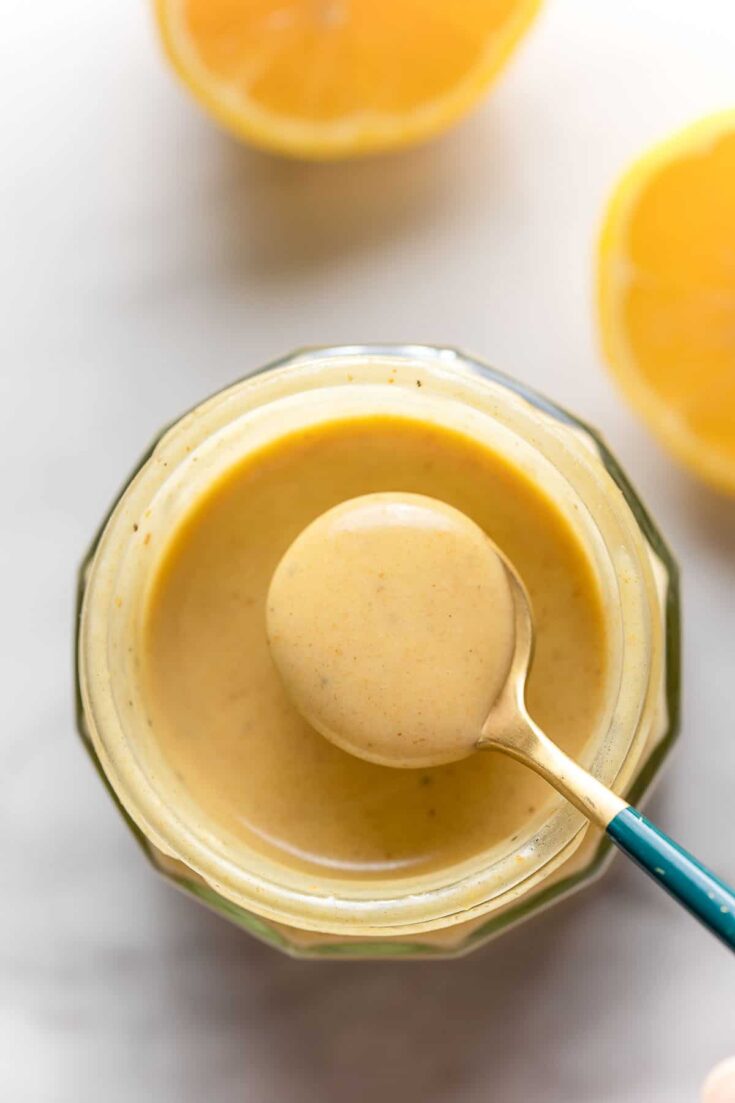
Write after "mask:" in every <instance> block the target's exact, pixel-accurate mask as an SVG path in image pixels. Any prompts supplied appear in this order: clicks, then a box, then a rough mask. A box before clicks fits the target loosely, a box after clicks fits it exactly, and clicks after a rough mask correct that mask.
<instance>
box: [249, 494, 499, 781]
mask: <svg viewBox="0 0 735 1103" xmlns="http://www.w3.org/2000/svg"><path fill="white" fill-rule="evenodd" d="M267 625H268V638H269V641H270V645H271V653H272V655H273V658H274V659H275V661H276V665H277V667H278V669H279V671H280V673H281V677H282V678H283V681H284V685H285V687H286V689H287V691H288V694H289V696H290V697H291V699H292V700H293V702H294V703H295V704H296V706H297V707H298V709H299V711H300V712H301V713H302V715H303V716H305V717H306V718H307V719H308V720H309V721H310V723H312V724H313V725H314V726H315V727H316V728H317V729H318V730H319V731H320V732H321V733H322V734H323V735H325V736H326V737H327V738H328V739H331V740H332V742H334V743H336V744H337V745H338V746H340V747H343V748H344V749H345V750H346V751H350V752H351V753H352V754H356V755H359V756H360V757H361V758H366V759H368V760H369V761H372V762H379V763H382V764H384V765H386V766H393V767H398V768H404V769H405V768H415V767H418V766H437V765H441V764H443V763H446V762H454V761H457V760H458V759H461V758H465V757H466V756H467V755H468V754H472V752H473V751H474V750H475V749H476V743H477V740H478V738H479V736H480V730H481V728H482V725H483V723H484V721H485V720H486V718H487V716H488V713H489V711H490V709H491V707H492V705H493V704H494V702H495V701H496V699H497V697H498V694H499V693H500V691H501V689H502V688H503V686H504V684H505V681H506V675H507V673H508V670H509V668H510V664H511V661H512V658H513V650H514V642H515V633H514V616H513V599H512V596H511V591H510V587H509V584H508V578H507V573H506V570H505V567H504V566H503V563H502V560H501V559H500V557H499V555H498V553H497V550H496V548H495V546H494V545H493V544H492V542H491V541H490V540H489V538H488V536H487V535H486V533H484V532H483V530H482V529H481V528H480V527H479V526H478V525H476V524H475V523H474V521H471V520H470V519H469V517H467V516H465V514H463V513H460V512H459V510H457V509H454V507H453V506H449V505H447V504H446V502H440V501H438V500H437V499H435V498H428V497H426V496H425V495H419V494H399V493H392V494H386V493H384V494H367V495H363V496H361V497H359V498H351V499H349V500H348V501H347V502H343V503H341V504H340V505H338V506H335V507H334V508H333V509H331V510H328V511H327V512H326V513H323V514H322V515H321V516H320V517H318V518H317V519H316V520H315V521H313V522H312V523H311V524H310V525H308V526H307V528H306V529H305V530H304V531H303V532H302V533H300V534H299V536H297V538H296V540H295V541H294V542H293V544H292V545H291V546H290V547H289V549H288V551H287V552H286V554H285V555H284V557H283V559H282V560H281V562H280V563H279V564H278V567H277V568H276V570H275V573H274V575H273V579H272V581H271V586H270V590H269V594H268V610H267Z"/></svg>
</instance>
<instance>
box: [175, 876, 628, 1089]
mask: <svg viewBox="0 0 735 1103" xmlns="http://www.w3.org/2000/svg"><path fill="white" fill-rule="evenodd" d="M605 906H606V905H605V901H604V899H603V897H602V895H601V887H600V886H595V887H593V888H592V889H591V890H588V892H587V893H585V894H584V897H578V898H577V899H576V900H575V901H568V902H564V903H562V904H560V905H559V906H557V907H556V908H555V909H553V910H552V911H551V912H549V913H547V915H546V916H545V917H544V918H543V919H541V921H539V920H538V919H535V920H532V921H530V922H529V923H527V924H525V925H524V926H522V927H521V928H518V929H517V930H515V931H512V932H509V933H508V934H506V935H505V936H504V937H503V938H502V939H501V940H500V941H497V942H495V943H493V944H491V945H489V946H487V947H486V948H484V949H482V950H479V951H477V952H476V953H475V954H474V955H470V956H469V957H466V958H463V959H459V960H455V961H445V962H428V961H427V962H413V963H411V962H375V963H364V962H363V963H350V962H321V961H320V962H309V961H306V962H302V961H294V960H291V959H289V958H286V957H284V956H282V955H280V954H279V953H277V952H276V951H274V950H272V949H270V948H269V947H266V946H263V945H261V944H259V943H258V942H255V941H254V940H252V939H251V938H249V937H248V936H246V935H245V934H244V933H242V932H240V931H238V930H237V929H235V928H233V927H230V926H228V925H227V924H225V923H224V922H223V921H222V920H221V919H219V918H218V917H217V916H214V915H212V914H210V913H208V912H206V911H205V910H203V909H202V908H200V907H197V906H196V905H195V904H193V903H192V902H190V901H188V900H186V899H184V898H181V897H178V896H176V895H174V894H170V895H169V898H168V902H167V905H166V907H165V912H164V918H165V920H166V922H167V924H170V928H169V931H170V933H171V934H172V935H173V936H174V937H175V938H176V941H177V942H178V943H180V942H181V941H182V939H183V941H184V942H185V943H186V946H187V954H186V960H187V961H188V964H187V965H186V967H185V968H182V967H180V966H179V965H177V966H176V967H175V968H172V969H171V971H170V975H169V976H168V981H169V984H170V991H169V992H168V997H167V998H168V1003H169V1013H170V1014H171V1016H173V1017H174V1018H175V1020H176V1021H177V1026H178V1027H179V1028H180V1029H177V1031H176V1034H177V1035H178V1036H180V1037H182V1038H186V1039H189V1041H187V1042H186V1043H184V1042H183V1041H182V1045H181V1051H180V1053H178V1054H177V1055H176V1065H177V1067H178V1068H179V1069H180V1072H181V1091H182V1092H183V1094H179V1095H178V1096H177V1098H179V1099H180V1100H181V1103H194V1101H196V1103H201V1100H204V1099H206V1089H207V1085H208V1084H209V1083H210V1082H211V1083H213V1084H216V1085H217V1099H218V1103H241V1101H242V1103H376V1101H380V1103H393V1101H394V1100H395V1101H396V1103H398V1101H399V1100H400V1103H426V1101H432V1100H450V1099H452V1100H454V1099H461V1100H462V1101H463V1103H470V1101H474V1100H477V1101H480V1100H483V1101H485V1103H487V1101H488V1100H497V1101H499V1103H511V1101H512V1103H515V1101H519V1100H521V1099H526V1098H528V1097H527V1096H526V1095H524V1094H523V1091H524V1087H523V1085H524V1084H526V1085H528V1084H529V1083H536V1084H537V1083H538V1082H539V1080H541V1081H544V1080H545V1078H546V1077H548V1081H549V1085H552V1084H553V1083H554V1082H555V1081H556V1082H557V1083H559V1084H560V1083H562V1082H564V1083H566V1081H567V1076H566V1073H564V1070H558V1071H559V1076H557V1071H556V1070H555V1069H554V1068H548V1069H544V1070H543V1072H540V1070H539V1068H538V1067H536V1068H535V1069H534V1070H533V1073H532V1075H531V1073H530V1072H529V1068H528V1066H529V1064H530V1065H533V1063H534V1061H536V1065H537V1066H538V1058H537V1057H536V1056H535V1053H534V1050H535V1048H536V1047H538V1052H540V1053H543V1054H544V1060H546V1061H548V1055H549V1053H552V1052H556V1050H557V1049H558V1050H559V1053H560V1060H562V1061H564V1062H566V1061H568V1060H570V1059H571V1054H572V1053H573V1052H574V1051H576V1052H578V1051H579V1047H583V1046H584V1041H585V1030H586V1029H587V1028H589V1029H592V1030H593V1031H594V1032H595V1034H596V1035H597V1036H598V1037H599V1035H600V1033H601V1032H603V1033H604V1031H605V1015H606V1009H605V1007H604V1006H598V1004H599V1002H600V1001H599V997H598V996H597V994H596V986H595V978H594V977H592V976H589V975H588V976H586V977H581V978H580V983H579V985H575V986H574V987H573V989H572V991H573V998H572V999H571V1000H570V999H569V992H570V986H569V984H568V983H565V984H564V991H565V999H564V1000H562V1001H561V1002H559V1003H557V1002H555V996H554V988H555V986H556V987H557V988H558V987H559V985H560V984H563V978H567V980H568V975H569V973H568V971H569V970H570V969H573V968H574V963H575V956H576V954H577V951H578V947H577V946H576V945H575V943H576V937H577V933H578V931H579V928H580V924H585V925H586V927H587V931H588V932H589V929H590V926H591V923H593V922H594V920H593V917H592V916H591V915H590V914H589V912H590V911H595V910H597V911H598V912H600V914H602V913H604V910H605ZM588 941H589V935H588ZM183 956H184V955H183V954H182V952H181V946H180V945H179V947H178V954H177V957H176V961H177V962H181V961H182V958H183ZM588 956H589V951H588ZM600 968H601V970H602V971H603V972H602V975H603V976H604V969H605V968H606V966H605V965H604V963H601V966H600ZM571 1038H573V1039H574V1043H573V1047H572V1050H570V1049H569V1047H568V1046H567V1045H566V1044H565V1042H566V1041H567V1040H568V1039H571ZM213 1039H214V1041H213ZM562 1054H567V1056H561V1055H562ZM215 1064H216V1068H215V1067H214V1066H215ZM214 1072H216V1074H217V1076H216V1079H212V1077H213V1073H214ZM562 1073H564V1074H563V1075H562ZM529 1075H531V1079H530V1080H529V1079H527V1077H528V1076H529ZM225 1085H226V1087H225ZM223 1092H224V1094H222V1093H223ZM534 1098H535V1096H534ZM549 1098H560V1097H559V1096H557V1095H554V1094H553V1091H552V1092H551V1094H550V1095H549Z"/></svg>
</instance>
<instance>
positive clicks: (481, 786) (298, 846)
mask: <svg viewBox="0 0 735 1103" xmlns="http://www.w3.org/2000/svg"><path fill="white" fill-rule="evenodd" d="M394 491H399V492H408V493H413V494H423V495H428V496H430V497H433V498H437V499H440V500H442V501H445V502H447V503H448V504H450V505H452V506H454V507H456V508H457V509H459V510H461V511H462V512H463V513H465V514H466V515H467V516H468V517H470V518H471V519H472V520H473V521H475V522H476V523H477V524H478V525H479V526H480V527H481V528H482V529H483V530H484V531H485V532H487V533H488V535H489V536H490V537H491V538H492V540H493V541H495V543H497V544H498V546H499V547H500V549H501V550H502V551H503V552H504V553H505V554H506V555H507V557H508V558H509V559H510V560H511V561H512V562H513V563H514V565H515V566H516V568H517V569H518V571H519V572H520V574H521V575H522V577H523V579H524V581H525V583H526V586H527V588H528V591H529V593H530V597H531V601H532V604H533V612H534V620H535V625H536V633H537V646H536V656H535V661H534V666H533V669H532V671H531V675H530V678H529V683H528V693H527V699H528V704H529V709H530V712H531V714H532V715H533V716H534V718H535V719H536V720H537V721H538V723H539V724H540V725H541V726H542V727H543V728H544V729H545V730H546V731H547V732H548V734H549V735H550V737H551V738H552V739H554V740H555V741H556V742H557V743H559V745H560V746H562V747H563V748H564V749H565V750H567V751H568V752H569V753H571V754H573V755H574V754H578V753H579V751H580V750H581V748H582V747H583V746H584V744H585V742H586V741H587V739H588V738H589V737H590V735H591V733H592V731H593V730H594V727H595V724H596V723H597V721H598V719H599V717H600V714H601V710H602V704H603V701H602V698H603V684H604V655H605V638H604V620H603V615H602V609H601V601H600V596H599V592H598V588H597V584H596V582H595V579H594V576H593V573H592V571H591V569H590V565H589V563H588V561H587V559H586V556H585V553H584V551H583V549H582V547H581V545H580V544H579V542H578V541H577V538H576V536H575V534H574V532H573V531H572V529H571V528H570V526H569V524H568V523H567V521H566V520H565V519H564V518H563V517H562V516H561V514H560V513H559V511H558V510H557V508H556V507H555V505H554V504H553V503H552V502H551V501H550V500H548V499H547V498H546V497H545V496H544V495H543V494H542V493H541V492H540V491H539V490H538V489H537V488H536V487H535V486H534V485H533V484H532V483H531V482H530V481H529V480H528V479H527V478H526V476H525V475H523V474H522V473H520V472H519V471H517V470H516V469H515V468H513V467H512V466H511V465H510V464H509V463H508V461H506V460H505V459H504V458H502V457H500V456H498V455H496V454H494V453H493V452H491V451H490V450H489V449H487V448H486V447H485V446H483V445H482V444H480V443H479V442H477V441H475V440H473V439H470V438H469V437H465V436H462V435H460V434H458V433H456V432H454V431H450V430H447V429H442V428H439V427H437V426H433V425H428V424H424V423H422V422H420V421H417V420H413V419H409V418H400V417H393V416H372V417H365V418H361V419H355V418H353V419H349V420H342V421H334V422H330V423H328V424H326V425H323V426H319V427H315V428H310V429H305V430H303V431H299V432H295V433H293V434H291V435H289V436H285V437H283V438H280V439H278V440H275V441H273V442H272V443H270V444H269V445H268V446H266V447H264V448H263V449H262V450H260V451H259V452H256V453H254V454H251V455H249V456H248V457H247V458H245V459H244V460H243V461H242V462H241V463H240V464H239V465H237V466H236V467H234V468H233V469H231V470H230V471H229V472H228V473H227V474H226V475H225V476H224V477H222V478H221V479H220V480H219V481H217V482H216V483H215V484H214V485H213V486H212V487H211V488H210V489H209V490H208V492H207V493H206V494H205V495H204V496H203V498H201V499H200V500H199V501H198V502H197V503H196V504H195V505H194V506H193V507H192V510H191V512H190V514H189V515H188V516H187V518H186V519H185V521H184V522H183V523H182V524H181V525H180V526H179V527H178V529H177V530H176V531H175V532H174V533H173V534H172V537H171V539H170V542H169V544H168V546H167V549H166V551H165V553H164V555H163V556H162V559H161V562H160V564H159V568H158V571H157V575H156V577H155V579H154V583H153V585H152V587H151V591H150V594H149V598H148V605H147V612H146V621H145V628H144V642H143V650H142V667H143V675H144V682H145V689H146V696H147V703H148V710H149V714H150V718H151V722H152V725H153V732H154V736H155V738H156V739H157V740H158V742H159V744H160V747H161V749H162V751H163V753H164V756H165V758H166V759H167V760H168V763H169V764H170V766H171V768H172V770H173V771H174V772H175V774H176V775H177V777H178V778H179V779H180V781H181V783H182V784H183V785H184V786H186V788H187V789H188V790H189V792H190V794H191V796H192V797H193V799H194V800H195V801H196V802H197V803H198V804H199V805H200V806H201V808H202V810H203V812H204V813H205V815H206V817H207V818H208V819H209V820H210V821H214V823H216V824H218V825H219V830H220V832H221V835H222V837H223V838H224V839H230V840H231V841H232V842H233V844H235V845H237V844H241V845H242V844H244V845H246V846H249V847H253V848H256V849H258V850H260V851H261V852H263V853H265V854H266V855H268V856H269V857H271V858H273V859H276V860H279V861H281V862H284V863H286V864H289V865H291V866H294V867H298V868H300V869H302V870H306V871H308V870H309V869H312V870H314V871H315V872H316V871H319V873H320V874H322V875H324V874H325V873H327V874H328V873H329V871H330V870H333V871H334V872H335V873H338V874H339V876H341V877H344V876H355V877H360V878H366V877H373V876H376V877H377V876H379V877H381V878H384V877H386V876H403V875H406V874H409V873H410V874H419V873H425V872H429V871H431V870H436V869H440V868H444V867H447V866H449V865H452V864H454V863H457V862H461V861H464V860H466V859H469V858H472V857H473V856H477V855H479V854H481V853H485V852H488V851H492V850H494V849H496V848H499V849H503V847H504V845H505V843H506V841H507V840H508V839H509V838H511V837H512V836H513V835H514V833H516V832H518V831H519V830H520V829H521V827H522V826H524V825H526V824H527V823H528V822H529V820H533V819H534V818H537V817H538V818H540V816H541V809H542V806H543V804H544V803H545V802H546V801H547V800H549V799H550V796H551V790H550V789H549V788H548V787H547V786H546V784H545V783H544V782H543V781H541V780H540V779H539V778H538V777H536V776H535V775H534V774H532V773H531V772H530V771H529V770H526V769H525V768H523V767H522V766H520V765H519V764H518V763H516V762H513V761H511V760H510V759H508V758H506V757H504V756H502V755H500V754H494V753H492V752H489V753H484V754H482V755H473V756H471V757H469V758H466V759H464V760H463V761H461V762H455V763H452V764H449V765H445V766H437V767H433V768H426V769H406V770H395V769H392V768H390V767H386V766H380V765H376V764H374V763H370V762H366V761H363V760H361V759H359V758H356V757H354V756H353V755H350V754H348V753H346V752H345V751H343V750H341V749H339V748H338V747H336V746H334V745H332V744H331V743H329V742H328V741H327V740H326V739H324V738H323V737H322V736H321V735H319V734H318V733H317V732H316V731H315V730H313V729H312V728H311V727H310V726H309V724H308V723H307V722H306V721H305V720H304V719H303V718H302V716H301V715H300V713H299V712H298V711H297V709H296V708H295V706H294V705H293V704H292V703H291V701H290V700H289V698H288V696H287V694H286V692H285V690H284V688H283V686H282V683H281V680H280V678H279V676H278V673H277V670H276V668H275V665H274V662H273V658H272V656H271V653H270V650H269V646H268V640H267V635H266V596H267V593H268V587H269V584H270V581H271V577H272V575H273V572H274V570H275V568H276V566H277V564H278V562H279V561H280V559H281V558H282V556H283V555H284V553H285V551H286V549H287V548H288V547H289V545H290V544H291V543H292V542H293V540H294V539H295V538H296V537H297V536H298V534H299V533H300V532H301V531H302V530H303V529H304V528H305V527H306V526H307V525H308V524H310V523H311V522H312V521H313V520H314V519H315V518H316V517H318V516H319V515H320V514H322V513H324V512H325V511H326V510H328V509H331V508H332V507H334V506H335V505H337V504H338V503H340V502H344V501H346V500H347V499H351V498H355V497H357V496H360V495H364V494H370V493H375V492H394ZM472 630H473V631H475V630H476V626H475V627H474V628H473V629H472Z"/></svg>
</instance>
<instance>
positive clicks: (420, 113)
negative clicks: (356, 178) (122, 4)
mask: <svg viewBox="0 0 735 1103" xmlns="http://www.w3.org/2000/svg"><path fill="white" fill-rule="evenodd" d="M540 3H541V0H154V6H155V12H156V15H157V19H158V24H159V28H160V32H161V36H162V38H163V43H164V46H165V49H166V52H167V54H168V56H169V58H170V60H171V62H172V64H173V66H174V68H175V69H176V71H177V73H178V74H179V76H180V77H181V79H182V80H183V82H184V84H185V85H186V86H187V87H188V88H189V89H190V91H191V92H192V93H193V94H194V96H196V98H197V99H198V100H199V101H200V102H201V103H202V104H203V106H204V107H205V108H206V109H207V110H208V111H209V112H210V114H212V115H213V116H214V117H215V118H216V119H218V120H219V121H220V122H221V123H223V124H224V125H225V126H226V127H227V128H228V129H230V130H231V131H233V132H234V133H235V134H237V135H238V136H239V137H241V138H244V139H246V140H248V141H250V142H253V143H255V144H256V145H259V146H263V147H265V148H267V149H271V150H275V151H277V152H279V153H286V154H291V155H292V156H299V157H308V158H313V159H327V158H337V157H347V156H354V155H357V154H364V153H371V152H378V151H381V150H387V149H392V148H396V147H399V146H404V145H409V144H411V143H414V142H418V141H420V140H422V139H424V138H427V137H429V136H430V135H432V134H436V133H437V132H438V131H440V130H443V129H444V128H445V127H447V126H449V125H450V124H451V123H452V122H454V120H455V119H457V118H459V116H460V115H462V114H464V113H465V112H466V111H467V110H469V108H470V107H471V106H472V105H473V104H474V103H475V102H476V101H477V99H478V98H479V97H480V96H481V94H482V92H483V91H484V90H485V88H486V87H487V86H488V85H489V84H490V83H491V81H492V79H493V77H494V76H495V75H496V74H497V72H498V71H499V69H500V68H501V67H502V65H503V63H504V62H505V61H506V60H507V59H508V57H509V56H510V54H511V52H512V50H513V47H514V46H515V44H516V43H517V41H518V40H519V38H520V37H521V36H522V34H523V32H524V31H525V30H526V28H527V27H528V25H529V23H530V22H531V20H532V18H533V16H534V15H535V14H536V12H537V10H538V8H539V7H540Z"/></svg>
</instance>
